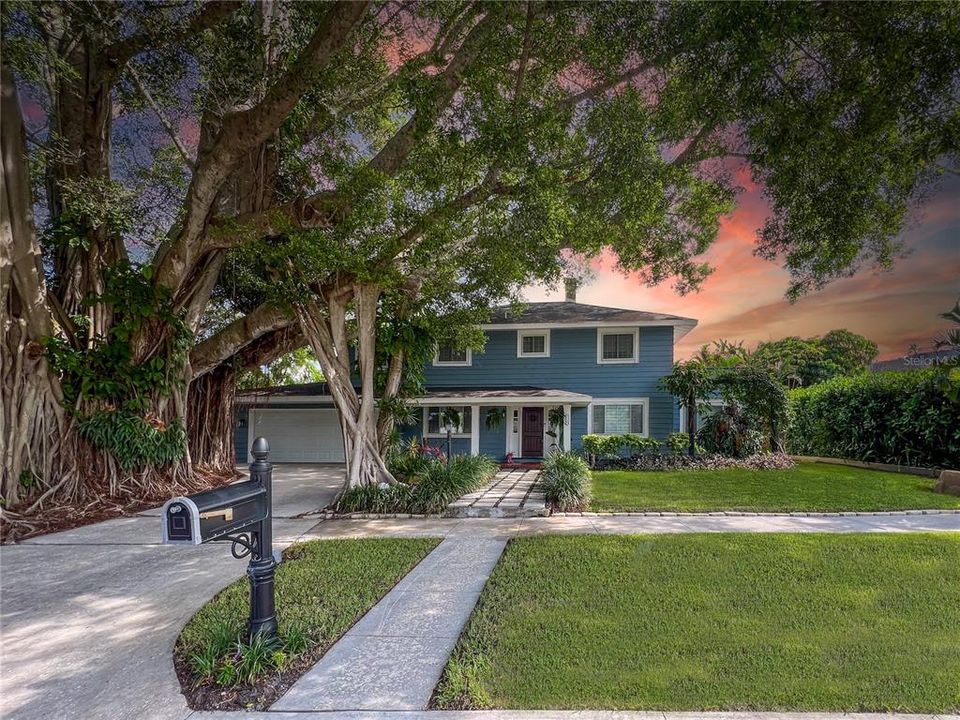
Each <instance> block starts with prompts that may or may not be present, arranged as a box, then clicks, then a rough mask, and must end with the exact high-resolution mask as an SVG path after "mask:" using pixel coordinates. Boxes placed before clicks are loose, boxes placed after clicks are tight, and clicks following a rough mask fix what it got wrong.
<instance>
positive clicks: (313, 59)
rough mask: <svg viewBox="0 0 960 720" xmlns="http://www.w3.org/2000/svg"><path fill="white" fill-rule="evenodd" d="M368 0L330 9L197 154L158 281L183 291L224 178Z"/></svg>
mask: <svg viewBox="0 0 960 720" xmlns="http://www.w3.org/2000/svg"><path fill="white" fill-rule="evenodd" d="M368 5H369V3H367V2H355V3H351V2H338V3H336V4H334V5H333V6H332V7H331V9H330V10H329V11H328V12H327V14H326V16H325V17H324V19H323V21H322V22H321V23H320V25H319V27H318V28H317V30H316V31H315V32H314V34H313V36H312V37H311V38H310V41H309V42H308V43H307V46H306V47H305V48H304V50H303V51H302V52H301V53H300V55H299V56H298V57H297V59H296V60H295V61H294V62H293V63H292V64H291V66H290V67H289V69H288V70H287V71H286V72H285V73H284V74H283V75H282V76H281V77H280V78H279V79H278V80H277V81H276V82H275V83H274V84H273V86H272V87H271V88H270V89H269V90H268V91H267V92H266V94H265V95H264V97H263V99H262V100H261V101H260V102H259V103H257V104H256V105H255V106H253V107H252V108H250V109H248V110H244V111H241V112H237V113H233V114H231V115H228V116H226V117H225V118H224V119H223V123H222V126H221V129H220V132H219V133H218V134H217V136H216V138H214V140H213V141H212V142H211V143H210V147H209V148H208V149H206V150H204V151H202V152H201V153H200V154H199V156H198V157H197V162H196V171H195V172H194V174H193V178H192V179H191V182H190V187H189V189H188V191H187V197H186V201H185V204H184V210H185V212H184V218H183V222H182V225H181V228H180V232H179V233H178V234H177V235H176V237H175V238H174V239H173V240H172V241H171V242H170V243H169V244H168V245H166V246H165V247H164V248H163V250H162V251H161V252H159V253H158V254H157V257H156V258H155V260H154V266H155V268H156V271H155V273H154V278H155V284H156V285H159V286H162V287H168V288H171V289H172V290H174V294H175V295H176V294H178V293H179V291H180V287H181V284H182V283H183V281H184V279H185V278H186V276H187V275H188V273H189V271H190V267H191V266H192V265H193V263H194V262H195V261H196V260H197V258H198V256H199V255H200V254H201V253H202V250H203V242H204V239H205V238H204V236H205V230H206V224H207V221H208V220H209V216H210V212H211V211H212V209H213V205H214V202H215V200H216V198H217V195H218V194H219V192H220V190H221V188H222V186H223V183H224V182H225V181H226V179H227V178H228V177H229V176H230V174H231V173H232V172H233V171H234V170H235V168H236V165H237V163H238V162H239V161H240V160H241V159H242V158H243V156H244V155H245V154H246V153H247V152H249V151H250V150H251V149H253V148H255V147H257V146H258V145H259V144H260V143H262V142H263V141H264V140H266V139H267V137H269V136H270V134H271V133H272V132H274V131H275V130H276V129H277V128H278V127H279V126H280V124H281V123H282V122H283V121H284V119H285V118H286V117H287V116H288V115H289V114H290V112H291V111H292V110H293V108H294V106H295V105H296V104H297V102H299V100H300V98H301V97H302V95H303V93H305V92H306V91H307V90H308V89H309V87H310V83H311V82H312V80H313V77H314V76H315V75H316V73H317V72H319V71H320V70H321V69H323V68H324V67H325V66H326V65H327V64H328V63H329V62H330V61H331V59H332V58H333V56H334V55H335V54H336V53H337V52H339V51H340V50H341V49H342V48H343V47H344V46H345V45H346V43H347V40H348V38H349V37H350V35H351V33H352V31H353V29H354V28H355V27H356V25H357V23H359V22H360V20H361V18H362V17H363V16H364V14H365V13H366V11H367V7H368Z"/></svg>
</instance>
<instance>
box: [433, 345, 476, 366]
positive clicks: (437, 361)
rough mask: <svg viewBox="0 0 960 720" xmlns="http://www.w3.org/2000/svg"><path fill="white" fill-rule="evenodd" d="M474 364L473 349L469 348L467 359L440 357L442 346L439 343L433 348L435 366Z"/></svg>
mask: <svg viewBox="0 0 960 720" xmlns="http://www.w3.org/2000/svg"><path fill="white" fill-rule="evenodd" d="M471 365H473V350H471V349H470V348H467V359H466V360H449V361H445V360H441V359H440V346H439V345H437V346H435V347H434V348H433V366H434V367H470V366H471Z"/></svg>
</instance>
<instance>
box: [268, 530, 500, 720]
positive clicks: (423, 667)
mask: <svg viewBox="0 0 960 720" xmlns="http://www.w3.org/2000/svg"><path fill="white" fill-rule="evenodd" d="M505 546H506V540H505V539H503V538H497V537H486V538H477V537H464V536H459V537H458V536H451V537H448V538H447V539H445V540H444V541H443V542H441V543H440V544H439V545H438V546H437V547H436V549H435V550H434V551H433V552H432V553H430V554H429V555H428V556H427V557H426V558H425V559H424V560H423V561H421V562H420V564H419V565H417V567H415V568H414V569H413V570H412V571H411V572H410V573H409V574H408V575H407V576H406V577H405V578H403V580H401V581H400V582H399V583H398V584H397V585H396V587H394V588H393V590H391V591H390V592H389V593H387V595H386V596H385V597H384V598H383V599H382V600H381V601H380V602H379V603H378V604H377V605H376V606H374V608H373V609H372V610H371V611H370V612H368V613H367V614H366V615H364V616H363V618H361V619H360V621H359V622H358V623H357V624H356V625H354V626H353V627H352V628H351V629H350V630H349V631H348V632H347V633H346V635H344V636H343V638H341V639H340V641H339V642H337V644H336V645H334V646H333V648H332V649H331V650H329V651H328V652H327V654H326V655H324V656H323V658H321V659H320V661H319V662H318V663H317V664H316V665H315V666H314V667H313V669H311V670H310V671H309V672H308V673H307V674H306V675H304V676H303V677H302V678H300V679H299V680H298V681H297V682H296V683H295V684H294V685H293V687H291V688H290V689H289V690H288V691H287V693H286V694H285V695H284V696H283V697H282V698H280V700H278V701H277V702H276V703H274V705H273V706H272V707H271V710H292V711H307V710H323V711H331V710H422V709H424V708H426V707H427V705H428V704H429V702H430V697H431V695H432V694H433V689H434V687H436V685H437V682H438V681H439V680H440V674H441V673H442V672H443V668H444V666H445V665H446V664H447V658H448V657H449V656H450V653H451V651H452V650H453V647H454V645H455V644H456V642H457V638H458V637H459V636H460V631H461V630H462V629H463V626H464V625H465V624H466V622H467V619H468V618H469V617H470V613H471V612H472V610H473V606H474V605H475V604H476V602H477V598H478V597H479V596H480V591H481V590H483V586H484V584H485V583H486V582H487V578H488V577H489V575H490V572H491V571H492V570H493V567H494V565H496V564H497V560H498V559H499V558H500V554H501V553H502V552H503V548H504V547H505Z"/></svg>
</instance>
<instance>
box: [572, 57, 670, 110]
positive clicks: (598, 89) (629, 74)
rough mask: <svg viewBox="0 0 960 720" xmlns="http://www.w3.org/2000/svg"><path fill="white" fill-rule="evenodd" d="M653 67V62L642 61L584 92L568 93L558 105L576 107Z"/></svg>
mask: <svg viewBox="0 0 960 720" xmlns="http://www.w3.org/2000/svg"><path fill="white" fill-rule="evenodd" d="M653 68H654V64H653V63H640V64H639V65H637V66H636V67H633V68H630V69H629V70H625V71H624V72H622V73H620V74H619V75H617V76H615V77H612V78H610V79H609V80H604V81H602V82H599V83H597V84H596V85H594V86H593V87H589V88H587V89H586V90H584V91H583V92H579V93H576V94H574V95H568V96H567V97H565V98H563V99H562V100H560V101H559V102H558V103H557V105H558V106H559V107H561V108H572V107H576V106H577V105H579V104H580V103H582V102H584V101H585V100H591V99H592V98H595V97H597V95H600V94H601V93H604V92H606V91H607V90H609V89H610V88H613V87H616V86H617V85H619V84H620V83H624V82H627V81H628V80H632V79H633V78H635V77H637V76H638V75H641V74H642V73H645V72H646V71H647V70H651V69H653Z"/></svg>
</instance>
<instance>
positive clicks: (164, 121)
mask: <svg viewBox="0 0 960 720" xmlns="http://www.w3.org/2000/svg"><path fill="white" fill-rule="evenodd" d="M127 72H129V73H130V79H131V80H133V84H134V85H135V86H136V88H137V90H138V91H139V92H140V94H141V95H143V99H144V100H146V101H147V105H149V106H150V109H151V110H153V114H154V115H156V116H157V120H159V121H160V124H161V125H163V129H164V130H166V131H167V134H168V135H169V136H170V139H171V140H173V144H174V147H176V148H177V150H178V151H179V153H180V155H181V157H183V160H184V162H185V163H187V166H188V167H190V168H191V169H192V168H193V159H192V158H191V157H190V152H189V151H188V150H187V147H186V145H184V144H183V143H182V142H181V141H180V138H179V136H178V135H177V132H176V130H175V129H174V127H173V124H172V123H171V122H170V120H169V119H168V118H167V116H166V115H164V114H163V111H162V110H161V108H160V106H159V105H158V104H157V101H156V100H154V99H153V95H151V94H150V90H149V89H148V88H147V86H146V85H144V84H143V81H142V80H141V79H140V74H139V73H138V72H137V71H136V68H134V66H133V65H132V64H131V65H128V66H127Z"/></svg>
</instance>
